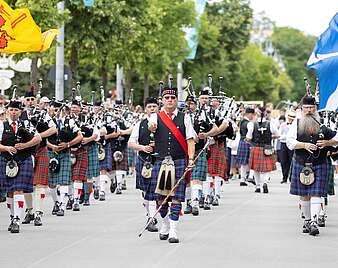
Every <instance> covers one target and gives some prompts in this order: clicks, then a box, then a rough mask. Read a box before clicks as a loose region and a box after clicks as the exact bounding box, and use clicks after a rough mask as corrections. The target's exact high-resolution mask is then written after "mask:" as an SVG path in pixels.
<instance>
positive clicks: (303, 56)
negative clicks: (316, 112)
mask: <svg viewBox="0 0 338 268" xmlns="http://www.w3.org/2000/svg"><path fill="white" fill-rule="evenodd" d="M315 41H316V38H315V37H314V36H309V35H305V34H304V33H303V32H301V31H300V30H297V29H293V28H288V27H277V28H275V30H274V32H273V35H272V42H273V45H274V47H275V48H276V49H277V51H278V53H279V54H280V55H281V56H282V59H283V61H284V63H285V67H286V71H287V73H288V75H289V76H290V77H291V79H292V80H293V83H294V87H293V90H292V93H291V95H290V97H291V98H292V99H294V100H299V99H300V98H301V97H302V96H303V95H304V94H305V88H304V77H305V76H307V75H309V72H308V70H307V69H306V62H307V60H308V59H309V57H310V55H311V52H312V50H313V47H314V44H315Z"/></svg>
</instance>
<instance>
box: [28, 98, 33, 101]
mask: <svg viewBox="0 0 338 268" xmlns="http://www.w3.org/2000/svg"><path fill="white" fill-rule="evenodd" d="M26 101H35V98H26Z"/></svg>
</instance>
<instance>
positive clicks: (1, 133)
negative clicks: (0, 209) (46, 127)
mask: <svg viewBox="0 0 338 268" xmlns="http://www.w3.org/2000/svg"><path fill="white" fill-rule="evenodd" d="M13 95H14V96H15V94H13ZM21 112H22V103H21V102H20V101H18V100H16V99H15V97H14V98H13V99H12V100H11V101H10V103H9V105H8V107H7V114H8V116H7V119H6V120H5V121H3V122H0V152H1V154H0V185H3V187H4V188H5V190H6V192H7V206H8V208H9V211H10V218H11V222H10V225H9V227H8V231H10V232H11V233H19V232H20V219H21V217H22V214H23V210H24V192H25V193H32V192H33V177H34V169H33V158H32V155H33V154H34V153H35V146H36V145H38V144H39V143H40V142H41V137H40V135H39V133H38V132H37V131H36V129H35V128H34V127H33V126H32V125H31V124H30V122H29V121H28V120H21V119H19V118H20V115H21Z"/></svg>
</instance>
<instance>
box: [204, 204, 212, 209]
mask: <svg viewBox="0 0 338 268" xmlns="http://www.w3.org/2000/svg"><path fill="white" fill-rule="evenodd" d="M203 208H204V210H210V209H211V207H210V204H209V202H204V207H203Z"/></svg>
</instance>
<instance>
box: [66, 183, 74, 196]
mask: <svg viewBox="0 0 338 268" xmlns="http://www.w3.org/2000/svg"><path fill="white" fill-rule="evenodd" d="M67 195H68V197H69V198H70V199H73V198H74V183H73V182H71V183H70V185H68V191H67Z"/></svg>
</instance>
